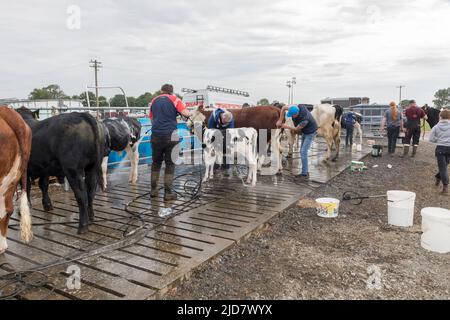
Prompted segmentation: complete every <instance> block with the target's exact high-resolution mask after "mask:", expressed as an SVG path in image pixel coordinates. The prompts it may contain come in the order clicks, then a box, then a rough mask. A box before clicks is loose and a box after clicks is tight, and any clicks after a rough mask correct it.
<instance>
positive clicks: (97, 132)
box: [80, 113, 105, 189]
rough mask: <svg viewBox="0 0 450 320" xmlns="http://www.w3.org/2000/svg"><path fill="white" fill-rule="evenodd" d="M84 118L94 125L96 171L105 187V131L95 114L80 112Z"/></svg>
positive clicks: (98, 181) (102, 186)
mask: <svg viewBox="0 0 450 320" xmlns="http://www.w3.org/2000/svg"><path fill="white" fill-rule="evenodd" d="M80 114H81V115H82V117H83V118H84V120H86V122H87V123H89V125H90V126H91V127H92V131H93V132H94V144H95V148H96V150H95V155H96V158H95V163H94V167H95V171H96V172H97V176H98V180H97V183H98V184H99V185H100V187H101V188H102V189H103V188H104V182H103V174H102V162H103V157H104V153H105V131H104V128H103V126H102V125H101V124H100V123H98V122H97V120H95V118H94V117H93V116H91V115H90V114H87V113H80Z"/></svg>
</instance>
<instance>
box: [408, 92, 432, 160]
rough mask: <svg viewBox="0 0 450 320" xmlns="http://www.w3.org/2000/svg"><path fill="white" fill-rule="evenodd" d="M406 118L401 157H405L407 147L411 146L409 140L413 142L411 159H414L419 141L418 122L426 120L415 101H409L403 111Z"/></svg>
mask: <svg viewBox="0 0 450 320" xmlns="http://www.w3.org/2000/svg"><path fill="white" fill-rule="evenodd" d="M405 116H406V125H405V126H406V134H405V139H404V140H403V157H406V156H407V155H408V152H409V146H410V144H411V138H412V142H413V150H412V154H411V157H414V156H415V155H416V153H417V148H418V147H419V141H420V122H421V119H425V120H426V119H427V116H426V114H425V112H424V111H423V110H422V108H419V107H418V106H417V104H416V101H415V100H411V101H410V103H409V107H408V109H406V111H405Z"/></svg>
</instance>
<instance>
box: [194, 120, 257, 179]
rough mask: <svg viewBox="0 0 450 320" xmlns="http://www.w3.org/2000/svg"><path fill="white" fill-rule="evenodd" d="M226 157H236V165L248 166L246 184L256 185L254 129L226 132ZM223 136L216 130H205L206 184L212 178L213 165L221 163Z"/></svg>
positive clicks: (238, 129)
mask: <svg viewBox="0 0 450 320" xmlns="http://www.w3.org/2000/svg"><path fill="white" fill-rule="evenodd" d="M226 134H227V137H226V149H225V150H226V152H227V154H226V156H227V159H232V161H233V162H234V157H235V156H237V160H238V164H244V163H245V164H247V165H248V175H247V183H249V184H250V183H251V185H252V186H253V187H254V186H255V185H256V180H257V178H256V176H257V166H258V150H257V147H258V132H257V131H256V129H254V128H236V129H227V130H226ZM223 141H224V139H223V136H222V132H221V131H220V130H217V129H206V130H205V132H204V136H203V144H204V150H203V156H204V161H205V167H206V170H205V176H204V178H203V181H204V182H206V181H208V180H209V179H211V178H213V176H214V164H216V163H218V164H221V163H222V161H223V150H224V148H223Z"/></svg>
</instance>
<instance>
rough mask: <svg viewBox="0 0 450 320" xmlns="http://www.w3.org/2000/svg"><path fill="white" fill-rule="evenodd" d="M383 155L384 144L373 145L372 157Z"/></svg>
mask: <svg viewBox="0 0 450 320" xmlns="http://www.w3.org/2000/svg"><path fill="white" fill-rule="evenodd" d="M382 155H383V146H380V145H374V146H372V157H381V156H382Z"/></svg>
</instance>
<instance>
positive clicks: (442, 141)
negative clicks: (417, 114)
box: [429, 110, 450, 195]
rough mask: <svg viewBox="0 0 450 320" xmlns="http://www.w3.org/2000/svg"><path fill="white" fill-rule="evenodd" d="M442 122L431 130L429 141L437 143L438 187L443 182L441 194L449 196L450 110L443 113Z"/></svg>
mask: <svg viewBox="0 0 450 320" xmlns="http://www.w3.org/2000/svg"><path fill="white" fill-rule="evenodd" d="M440 118H441V121H439V123H438V124H437V125H436V126H435V127H434V128H433V129H432V130H431V133H430V137H429V140H430V142H433V143H436V145H437V146H436V159H437V163H438V169H439V172H438V173H437V174H436V186H439V184H440V183H441V182H442V185H443V188H442V192H441V194H444V195H447V194H449V191H448V184H449V177H448V165H449V164H450V110H443V111H441V115H440Z"/></svg>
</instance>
